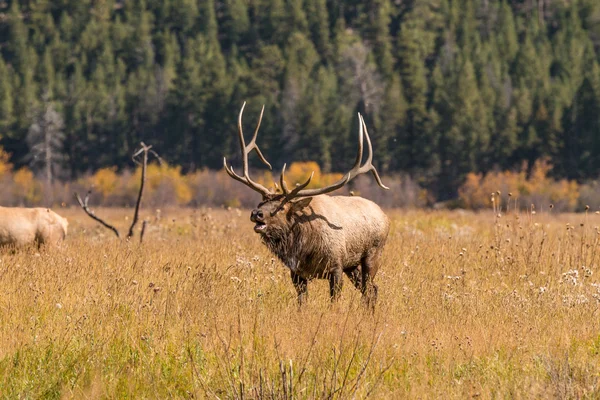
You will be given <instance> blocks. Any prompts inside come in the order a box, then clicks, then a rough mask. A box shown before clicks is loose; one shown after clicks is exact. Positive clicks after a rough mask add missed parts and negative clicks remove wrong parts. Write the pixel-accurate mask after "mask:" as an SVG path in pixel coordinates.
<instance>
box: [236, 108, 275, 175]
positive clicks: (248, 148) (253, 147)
mask: <svg viewBox="0 0 600 400" xmlns="http://www.w3.org/2000/svg"><path fill="white" fill-rule="evenodd" d="M244 104H246V103H244ZM242 111H243V108H242ZM264 113H265V105H264V104H263V106H262V108H261V110H260V116H259V117H258V123H257V124H256V129H254V135H253V136H252V140H251V141H250V143H248V146H246V151H247V153H250V152H251V151H252V150H256V154H258V158H260V161H262V162H263V163H264V164H265V165H266V166H267V167H269V169H273V167H271V164H269V162H268V161H267V159H266V158H265V156H263V153H262V151H260V149H259V148H258V145H257V144H256V137H257V136H258V129H259V128H260V123H261V122H262V118H263V114H264ZM241 123H242V113H241V112H240V120H239V122H238V125H239V126H240V130H241Z"/></svg>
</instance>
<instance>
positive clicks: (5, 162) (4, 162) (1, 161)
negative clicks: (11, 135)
mask: <svg viewBox="0 0 600 400" xmlns="http://www.w3.org/2000/svg"><path fill="white" fill-rule="evenodd" d="M9 160H10V154H8V153H7V152H6V151H4V149H3V148H2V147H0V176H2V175H4V174H7V173H9V172H11V171H12V164H11V163H10V162H9Z"/></svg>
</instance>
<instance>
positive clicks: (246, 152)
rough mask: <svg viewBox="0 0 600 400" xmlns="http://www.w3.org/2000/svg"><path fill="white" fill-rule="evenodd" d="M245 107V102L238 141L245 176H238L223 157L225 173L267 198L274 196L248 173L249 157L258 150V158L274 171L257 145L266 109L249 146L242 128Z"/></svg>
mask: <svg viewBox="0 0 600 400" xmlns="http://www.w3.org/2000/svg"><path fill="white" fill-rule="evenodd" d="M245 107H246V102H244V104H243V105H242V108H241V110H240V114H239V116H238V139H239V141H240V148H241V150H242V168H243V171H244V176H243V177H242V176H240V175H238V174H236V173H235V172H234V171H233V168H232V167H229V166H228V165H227V158H226V157H223V166H224V167H225V171H226V172H227V174H228V175H229V176H230V177H232V178H233V179H235V180H236V181H239V182H242V183H243V184H245V185H246V186H248V187H250V188H251V189H253V190H255V191H257V192H259V193H260V194H262V195H263V196H265V197H266V196H268V195H270V194H272V193H271V191H270V190H269V189H267V188H266V187H264V186H263V185H261V184H260V183H257V182H254V181H253V180H252V179H251V178H250V174H249V171H248V170H249V166H248V155H249V154H250V152H251V151H252V150H256V153H257V154H258V157H259V158H260V159H261V161H262V162H264V163H265V164H266V165H267V166H268V167H269V168H270V169H272V167H271V164H269V162H268V161H267V160H266V159H265V157H264V156H263V154H262V152H261V151H260V149H259V148H258V146H257V144H256V137H257V136H258V129H259V128H260V123H261V121H262V116H263V112H264V110H265V107H264V106H263V108H262V110H261V112H260V117H259V119H258V124H257V125H256V129H255V130H254V136H253V137H252V140H251V141H250V143H248V145H246V142H245V141H244V130H243V128H242V116H243V115H244V108H245Z"/></svg>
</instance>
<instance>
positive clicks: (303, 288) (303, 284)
mask: <svg viewBox="0 0 600 400" xmlns="http://www.w3.org/2000/svg"><path fill="white" fill-rule="evenodd" d="M291 275H292V283H293V284H294V288H295V289H296V293H298V305H300V306H301V305H303V304H304V303H306V298H307V297H308V280H307V279H306V278H303V277H301V276H300V275H298V274H296V273H295V272H293V271H292V273H291Z"/></svg>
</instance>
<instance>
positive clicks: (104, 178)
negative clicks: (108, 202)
mask: <svg viewBox="0 0 600 400" xmlns="http://www.w3.org/2000/svg"><path fill="white" fill-rule="evenodd" d="M116 170H117V168H116V167H109V168H101V169H99V170H98V171H96V173H95V174H94V175H92V177H91V178H90V180H91V184H92V186H93V187H94V188H96V190H98V191H99V192H100V193H101V194H102V196H103V197H107V196H109V195H111V194H113V193H114V192H115V190H116V189H117V186H118V183H119V176H118V175H117V173H116Z"/></svg>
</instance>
